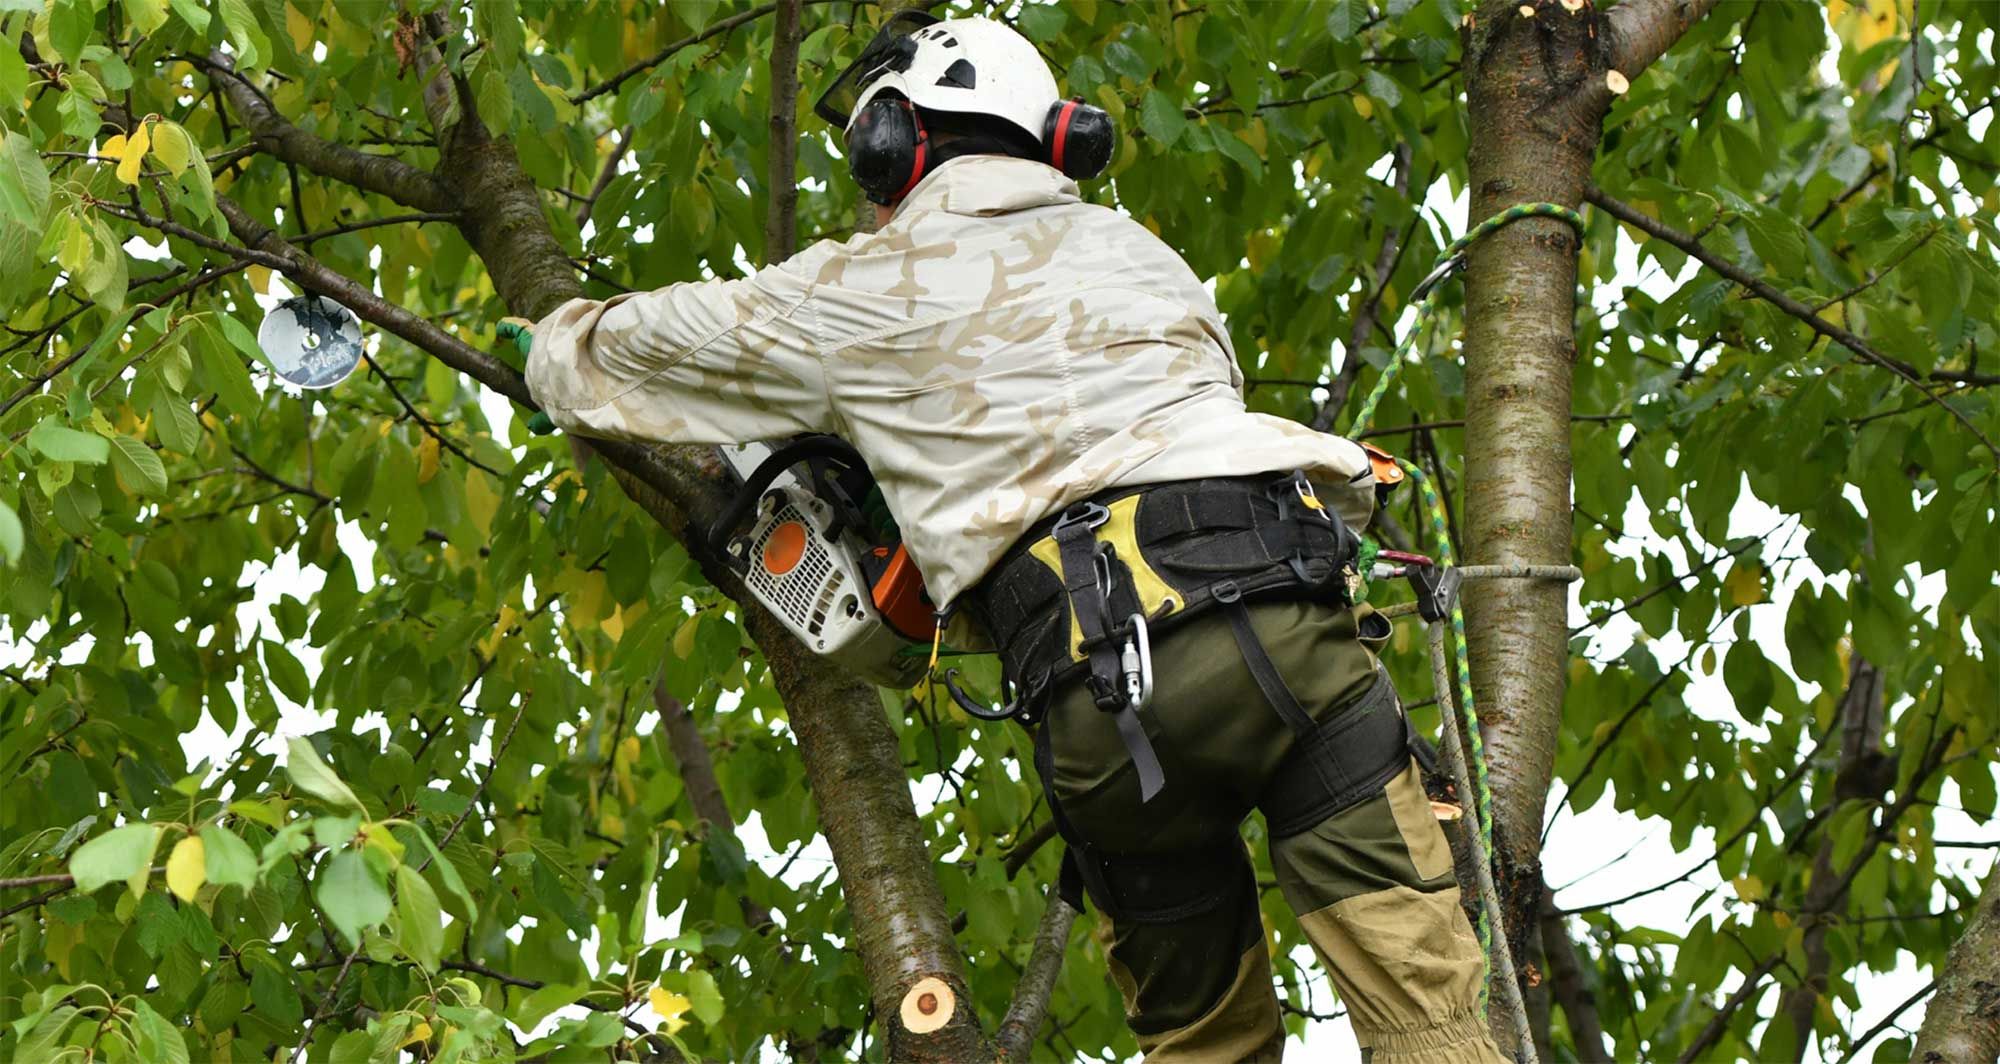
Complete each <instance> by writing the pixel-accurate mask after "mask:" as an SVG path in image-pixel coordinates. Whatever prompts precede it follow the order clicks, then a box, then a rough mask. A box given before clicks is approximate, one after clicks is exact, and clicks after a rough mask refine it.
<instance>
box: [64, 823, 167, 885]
mask: <svg viewBox="0 0 2000 1064" xmlns="http://www.w3.org/2000/svg"><path fill="white" fill-rule="evenodd" d="M159 841H160V829H159V828H158V827H157V826H155V825H152V824H127V825H125V826H124V827H122V828H113V829H111V830H110V831H107V832H105V833H104V834H102V835H99V836H98V837H96V838H94V839H92V840H90V841H89V842H86V843H84V844H83V845H82V846H79V847H77V849H76V853H74V854H72V855H70V859H69V874H70V875H72V876H75V877H76V889H78V890H80V891H82V892H83V893H85V894H89V893H91V892H92V891H95V890H96V889H97V888H99V887H101V886H103V885H105V884H106V883H116V882H118V881H119V880H121V879H122V880H126V881H128V882H129V881H130V880H132V879H133V877H135V876H142V875H145V874H147V872H148V871H149V870H150V869H151V868H152V863H153V847H155V846H157V845H158V844H159ZM143 882H144V881H143V880H141V883H142V884H143Z"/></svg>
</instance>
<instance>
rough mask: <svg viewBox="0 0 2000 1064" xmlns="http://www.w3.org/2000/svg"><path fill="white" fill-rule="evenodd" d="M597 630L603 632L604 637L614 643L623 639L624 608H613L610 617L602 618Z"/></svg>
mask: <svg viewBox="0 0 2000 1064" xmlns="http://www.w3.org/2000/svg"><path fill="white" fill-rule="evenodd" d="M597 630H598V631H600V632H603V633H604V637H605V638H606V639H609V640H611V641H612V642H614V643H616V642H618V641H619V640H620V639H623V638H625V607H623V606H615V607H613V608H612V610H611V616H609V617H606V618H604V620H603V621H602V622H600V623H599V624H598V626H597Z"/></svg>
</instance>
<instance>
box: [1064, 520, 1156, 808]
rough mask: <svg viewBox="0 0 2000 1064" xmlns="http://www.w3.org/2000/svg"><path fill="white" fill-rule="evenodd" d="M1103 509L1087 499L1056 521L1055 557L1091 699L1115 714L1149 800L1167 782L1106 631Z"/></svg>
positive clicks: (1107, 604)
mask: <svg viewBox="0 0 2000 1064" xmlns="http://www.w3.org/2000/svg"><path fill="white" fill-rule="evenodd" d="M1108 516H1109V515H1108V514H1107V513H1106V511H1105V509H1104V507H1102V506H1098V505H1096V504H1094V503H1086V504H1084V505H1083V506H1081V507H1072V508H1071V509H1070V510H1069V511H1068V512H1066V513H1065V514H1064V515H1063V518H1062V520H1060V521H1057V522H1056V527H1055V529H1054V531H1053V533H1052V535H1053V537H1054V539H1055V541H1056V549H1057V557H1058V559H1060V561H1061V562H1062V582H1063V591H1064V593H1065V594H1066V595H1067V596H1068V598H1069V606H1070V610H1071V611H1072V612H1073V613H1074V614H1075V616H1076V623H1077V627H1078V628H1080V629H1081V630H1082V631H1083V637H1084V641H1085V643H1086V644H1087V645H1089V647H1090V650H1089V654H1090V674H1089V675H1088V676H1087V677H1086V678H1085V682H1086V683H1087V684H1088V685H1089V689H1090V697H1091V701H1093V702H1095V703H1096V704H1097V708H1098V709H1101V710H1103V711H1104V712H1106V713H1110V714H1111V715H1112V720H1113V721H1114V722H1115V723H1116V724H1117V725H1118V737H1119V739H1121V740H1123V741H1124V743H1125V750H1126V752H1127V753H1129V754H1131V755H1132V764H1133V767H1135V768H1136V769H1137V770H1138V772H1139V799H1140V800H1141V801H1151V800H1152V799H1153V796H1154V795H1156V794H1158V793H1160V789H1161V788H1162V787H1164V786H1166V782H1167V778H1166V773H1165V772H1164V771H1163V770H1162V769H1161V768H1160V757H1159V754H1158V753H1156V752H1155V751H1154V750H1153V741H1152V740H1151V739H1149V738H1147V736H1146V727H1145V725H1144V724H1143V723H1142V722H1141V721H1140V720H1139V714H1138V712H1137V711H1136V710H1135V709H1134V708H1133V706H1132V704H1131V702H1130V701H1129V700H1128V699H1127V698H1126V695H1125V691H1124V688H1123V685H1122V684H1121V682H1120V681H1121V680H1122V679H1123V677H1124V671H1123V669H1122V668H1121V666H1120V663H1119V657H1118V647H1117V645H1116V644H1115V643H1114V642H1113V641H1112V640H1110V639H1106V638H1105V635H1106V634H1107V631H1108V629H1109V625H1108V623H1107V618H1106V614H1107V612H1108V611H1109V609H1110V601H1109V595H1110V588H1109V587H1108V586H1107V585H1108V583H1109V581H1108V580H1107V578H1106V574H1105V573H1103V572H1100V571H1099V567H1100V565H1102V564H1103V563H1104V556H1103V554H1102V553H1101V551H1100V549H1099V545H1098V542H1097V533H1096V530H1097V526H1098V525H1101V524H1103V523H1104V521H1105V520H1107V519H1108Z"/></svg>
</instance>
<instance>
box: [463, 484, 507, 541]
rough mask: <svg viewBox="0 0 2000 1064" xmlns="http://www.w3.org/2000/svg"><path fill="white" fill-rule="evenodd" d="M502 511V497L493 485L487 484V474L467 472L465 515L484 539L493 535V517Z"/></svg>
mask: <svg viewBox="0 0 2000 1064" xmlns="http://www.w3.org/2000/svg"><path fill="white" fill-rule="evenodd" d="M499 511H500V496H499V495H498V494H497V493H495V492H494V490H493V485H491V484H488V483H487V482H486V474H484V473H480V472H476V471H467V473H466V474H465V515H466V516H467V517H470V518H471V519H472V527H474V528H476V529H478V530H479V535H480V536H481V537H482V538H483V537H485V536H489V535H491V534H492V533H493V515H494V514H496V513H498V512H499Z"/></svg>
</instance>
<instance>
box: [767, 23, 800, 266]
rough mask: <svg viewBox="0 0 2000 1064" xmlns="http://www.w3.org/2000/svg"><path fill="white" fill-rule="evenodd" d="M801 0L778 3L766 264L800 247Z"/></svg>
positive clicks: (773, 45)
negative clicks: (799, 110)
mask: <svg viewBox="0 0 2000 1064" xmlns="http://www.w3.org/2000/svg"><path fill="white" fill-rule="evenodd" d="M800 11H801V9H800V6H799V0H778V25H777V28H776V29H775V30H774V31H773V40H772V42H771V139H770V141H769V142H768V147H769V150H770V172H769V176H768V177H767V178H766V180H765V182H764V187H765V191H766V193H767V194H768V195H769V196H770V203H769V208H768V210H767V211H766V212H765V217H764V261H765V262H767V263H772V262H783V261H785V260H786V259H789V258H791V257H792V252H793V251H795V250H797V249H798V239H799V231H798V223H797V215H798V206H799V182H798V176H797V173H796V171H797V169H798V143H799V137H798V107H799V103H798V98H799V21H800V17H799V16H800Z"/></svg>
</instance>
